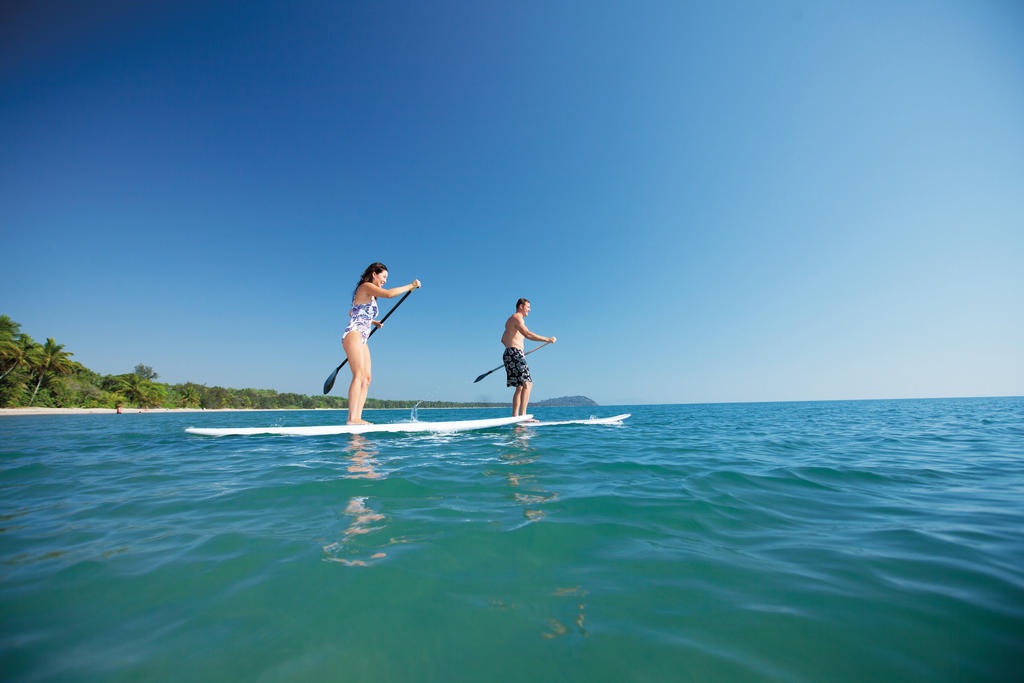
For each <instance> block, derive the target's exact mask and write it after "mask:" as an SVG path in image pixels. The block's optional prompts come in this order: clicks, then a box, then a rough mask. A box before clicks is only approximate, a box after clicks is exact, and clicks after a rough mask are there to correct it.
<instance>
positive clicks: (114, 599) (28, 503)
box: [0, 398, 1024, 681]
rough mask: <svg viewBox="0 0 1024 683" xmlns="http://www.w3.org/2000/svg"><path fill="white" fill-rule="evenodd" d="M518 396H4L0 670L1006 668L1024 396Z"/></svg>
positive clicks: (377, 674) (646, 674) (389, 675)
mask: <svg viewBox="0 0 1024 683" xmlns="http://www.w3.org/2000/svg"><path fill="white" fill-rule="evenodd" d="M535 412H536V414H537V415H538V417H540V418H542V419H562V418H570V417H573V418H574V417H588V416H589V415H591V414H593V415H597V416H608V415H614V414H617V413H621V412H631V413H632V414H633V417H632V418H631V419H629V420H628V421H627V422H626V423H625V424H624V425H622V426H564V427H548V428H537V429H529V428H512V427H509V428H501V429H494V430H489V431H482V432H470V433H464V434H457V435H408V436H401V435H381V436H366V437H356V436H331V437H272V436H261V437H225V438H210V437H197V436H189V435H186V434H185V433H184V432H183V430H184V428H185V427H187V426H190V425H195V426H211V427H213V426H258V425H266V424H280V425H291V424H337V423H340V422H343V421H344V417H345V414H344V412H336V411H301V412H292V411H288V412H284V411H282V412H253V413H205V414H147V415H133V414H126V415H120V416H116V415H96V416H91V415H87V416H77V415H76V416H21V417H0V671H2V677H3V679H4V680H100V679H102V680H166V679H172V678H173V679H177V680H314V679H316V680H353V681H368V680H373V681H407V680H417V681H448V680H488V681H490V680H507V681H539V680H578V681H622V680H673V681H674V680H780V681H786V680H851V681H853V680H880V681H883V680H884V681H887V680H925V681H937V680H1020V676H1021V675H1022V674H1021V670H1022V667H1024V399H1022V398H997V399H955V400H908V401H863V402H822V403H775V404H726V405H669V406H615V407H600V408H589V409H580V408H572V409H569V408H566V409H538V410H536V411H535ZM502 414H503V411H494V410H461V411H427V410H422V411H420V414H419V418H420V419H428V420H429V419H433V420H440V419H469V418H478V417H492V416H495V417H496V416H500V415H502ZM367 415H368V417H369V418H370V419H372V420H375V421H381V422H383V421H395V420H402V419H408V418H409V413H408V411H374V412H371V413H368V414H367Z"/></svg>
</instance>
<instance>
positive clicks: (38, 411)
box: [0, 407, 372, 417]
mask: <svg viewBox="0 0 1024 683" xmlns="http://www.w3.org/2000/svg"><path fill="white" fill-rule="evenodd" d="M280 410H327V411H332V410H333V411H340V412H345V410H346V409H345V408H210V409H206V408H125V407H122V408H121V414H123V415H137V414H140V413H269V412H276V411H280ZM365 410H372V409H371V408H366V409H365ZM104 414H112V415H114V414H117V409H116V408H0V417H2V416H5V415H104Z"/></svg>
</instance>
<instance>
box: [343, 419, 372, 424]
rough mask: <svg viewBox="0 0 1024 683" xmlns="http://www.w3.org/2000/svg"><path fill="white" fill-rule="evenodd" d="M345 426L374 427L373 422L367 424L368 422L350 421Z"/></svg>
mask: <svg viewBox="0 0 1024 683" xmlns="http://www.w3.org/2000/svg"><path fill="white" fill-rule="evenodd" d="M345 424H347V425H372V424H373V423H372V422H367V421H366V420H349V421H348V422H346V423H345Z"/></svg>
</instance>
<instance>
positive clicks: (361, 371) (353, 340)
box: [341, 330, 371, 425]
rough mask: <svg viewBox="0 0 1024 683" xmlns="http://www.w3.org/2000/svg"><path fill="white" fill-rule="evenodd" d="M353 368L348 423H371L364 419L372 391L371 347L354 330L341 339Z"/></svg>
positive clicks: (349, 392)
mask: <svg viewBox="0 0 1024 683" xmlns="http://www.w3.org/2000/svg"><path fill="white" fill-rule="evenodd" d="M341 345H342V346H343V347H345V354H346V355H347V356H348V367H349V368H350V369H351V370H352V383H351V384H349V385H348V424H350V425H351V424H369V422H367V421H366V420H364V419H363V406H364V405H365V404H366V395H367V393H369V391H370V379H371V377H370V347H369V346H367V345H366V342H364V341H363V337H362V335H361V334H359V332H357V331H355V330H353V331H352V332H349V333H348V334H346V335H345V338H344V339H343V340H342V341H341Z"/></svg>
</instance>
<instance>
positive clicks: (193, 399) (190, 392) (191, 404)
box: [178, 382, 200, 408]
mask: <svg viewBox="0 0 1024 683" xmlns="http://www.w3.org/2000/svg"><path fill="white" fill-rule="evenodd" d="M199 399H200V394H199V389H198V387H196V385H195V384H192V383H191V382H189V383H188V384H186V385H184V386H183V387H182V388H181V398H180V399H178V404H179V405H180V406H181V407H182V408H195V407H196V406H198V405H199Z"/></svg>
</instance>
